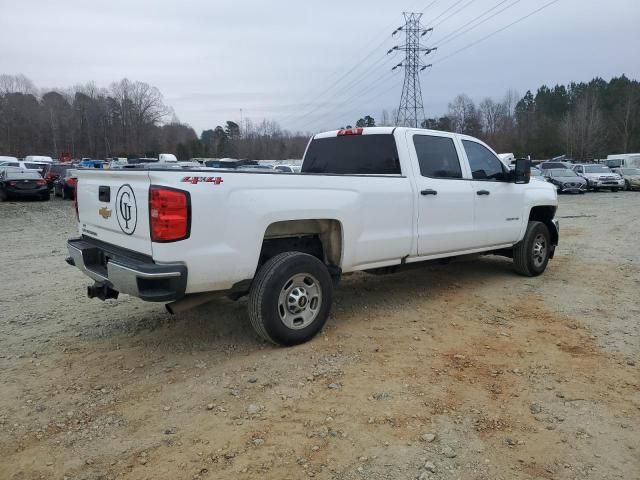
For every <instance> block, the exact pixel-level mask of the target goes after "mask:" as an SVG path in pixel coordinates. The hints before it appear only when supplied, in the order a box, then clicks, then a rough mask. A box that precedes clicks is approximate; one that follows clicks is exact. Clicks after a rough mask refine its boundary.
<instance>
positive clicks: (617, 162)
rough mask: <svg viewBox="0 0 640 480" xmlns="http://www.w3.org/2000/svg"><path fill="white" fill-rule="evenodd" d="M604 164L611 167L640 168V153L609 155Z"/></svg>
mask: <svg viewBox="0 0 640 480" xmlns="http://www.w3.org/2000/svg"><path fill="white" fill-rule="evenodd" d="M604 164H605V165H606V166H607V167H609V168H620V167H627V168H640V153H617V154H614V155H608V156H607V159H606V160H605V162H604Z"/></svg>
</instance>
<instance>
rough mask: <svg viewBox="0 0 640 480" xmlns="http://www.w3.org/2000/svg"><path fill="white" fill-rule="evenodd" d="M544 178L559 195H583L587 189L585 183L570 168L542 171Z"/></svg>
mask: <svg viewBox="0 0 640 480" xmlns="http://www.w3.org/2000/svg"><path fill="white" fill-rule="evenodd" d="M544 176H545V178H546V179H547V182H549V183H553V184H554V185H555V186H556V188H557V189H558V192H559V193H565V192H570V193H584V192H586V191H587V189H588V185H587V181H586V180H585V179H584V178H582V177H580V176H579V175H578V174H577V173H576V172H574V171H573V170H571V169H570V168H551V169H548V170H545V171H544Z"/></svg>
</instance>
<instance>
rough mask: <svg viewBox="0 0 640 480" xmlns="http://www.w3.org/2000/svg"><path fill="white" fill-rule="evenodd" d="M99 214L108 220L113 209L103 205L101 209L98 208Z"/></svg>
mask: <svg viewBox="0 0 640 480" xmlns="http://www.w3.org/2000/svg"><path fill="white" fill-rule="evenodd" d="M98 214H99V215H100V216H101V217H102V218H104V219H105V220H106V219H107V218H109V217H110V216H111V210H109V209H108V208H107V207H102V208H101V209H100V210H98Z"/></svg>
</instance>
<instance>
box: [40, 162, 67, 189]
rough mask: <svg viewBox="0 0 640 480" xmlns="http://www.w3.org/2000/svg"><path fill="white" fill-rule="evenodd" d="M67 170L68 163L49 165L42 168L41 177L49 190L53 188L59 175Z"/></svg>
mask: <svg viewBox="0 0 640 480" xmlns="http://www.w3.org/2000/svg"><path fill="white" fill-rule="evenodd" d="M68 168H69V164H68V163H50V164H48V165H46V166H45V167H44V171H43V172H42V176H43V177H44V179H45V181H46V182H47V185H48V186H49V189H52V188H53V182H55V181H56V180H57V179H58V177H60V174H61V173H63V172H64V171H65V170H67V169H68Z"/></svg>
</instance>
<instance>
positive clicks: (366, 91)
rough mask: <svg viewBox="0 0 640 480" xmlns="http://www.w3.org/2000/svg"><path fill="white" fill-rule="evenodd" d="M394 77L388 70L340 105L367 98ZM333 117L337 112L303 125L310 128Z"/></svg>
mask: <svg viewBox="0 0 640 480" xmlns="http://www.w3.org/2000/svg"><path fill="white" fill-rule="evenodd" d="M393 76H394V73H393V72H392V71H391V70H386V71H385V72H384V73H383V74H382V75H381V76H380V77H378V78H376V79H375V80H374V81H373V82H371V83H370V84H368V86H367V87H366V88H363V89H361V90H358V91H357V92H354V93H353V94H352V95H350V96H349V97H346V98H344V99H342V100H340V102H339V103H340V104H343V105H346V104H349V103H351V102H353V101H354V100H358V99H360V98H362V97H365V96H366V95H367V94H369V93H370V92H371V91H373V90H375V89H376V88H377V87H378V86H379V85H381V84H383V83H385V82H386V81H388V80H389V79H390V78H392V77H393ZM327 103H328V102H325V104H324V105H327ZM331 115H335V110H330V111H328V112H326V113H324V114H321V115H319V116H317V117H314V118H312V119H310V120H308V121H307V122H305V123H303V124H302V125H303V126H309V125H313V124H317V123H319V122H320V121H322V120H324V119H326V118H329V117H330V116H331Z"/></svg>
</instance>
